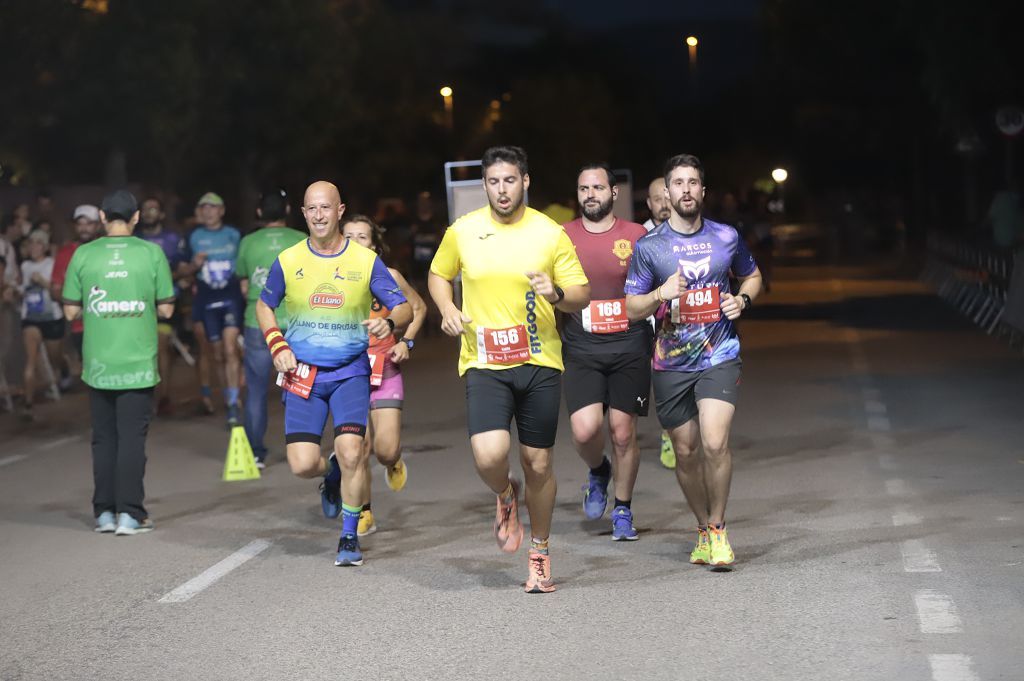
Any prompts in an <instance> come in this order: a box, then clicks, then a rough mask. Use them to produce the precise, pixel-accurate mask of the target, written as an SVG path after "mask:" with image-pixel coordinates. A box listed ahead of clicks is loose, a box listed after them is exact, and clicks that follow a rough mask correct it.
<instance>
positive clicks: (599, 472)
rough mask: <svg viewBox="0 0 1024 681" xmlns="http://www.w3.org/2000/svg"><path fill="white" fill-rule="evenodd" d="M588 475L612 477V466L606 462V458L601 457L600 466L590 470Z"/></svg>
mask: <svg viewBox="0 0 1024 681" xmlns="http://www.w3.org/2000/svg"><path fill="white" fill-rule="evenodd" d="M590 474H591V475H596V476H598V477H601V478H610V477H612V464H611V463H610V462H609V461H608V457H607V456H606V457H603V458H602V459H601V465H600V466H598V467H597V468H591V469H590Z"/></svg>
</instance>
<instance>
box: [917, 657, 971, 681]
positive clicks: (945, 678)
mask: <svg viewBox="0 0 1024 681" xmlns="http://www.w3.org/2000/svg"><path fill="white" fill-rule="evenodd" d="M928 664H929V665H930V666H931V668H932V679H934V681H978V675H977V674H975V673H974V670H973V669H972V668H971V667H972V665H973V663H972V661H971V656H970V655H961V654H959V653H953V654H937V655H929V656H928Z"/></svg>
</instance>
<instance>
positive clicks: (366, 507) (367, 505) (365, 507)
mask: <svg viewBox="0 0 1024 681" xmlns="http://www.w3.org/2000/svg"><path fill="white" fill-rule="evenodd" d="M363 510H364V511H369V510H370V503H369V502H366V503H365V504H363Z"/></svg>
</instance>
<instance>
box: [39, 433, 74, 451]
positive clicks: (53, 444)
mask: <svg viewBox="0 0 1024 681" xmlns="http://www.w3.org/2000/svg"><path fill="white" fill-rule="evenodd" d="M78 437H79V436H78V435H68V436H66V437H59V438H57V439H56V440H50V441H49V442H44V443H43V444H41V445H39V447H37V449H55V448H57V447H60V446H61V445H66V444H68V443H69V442H74V441H75V440H77V439H78Z"/></svg>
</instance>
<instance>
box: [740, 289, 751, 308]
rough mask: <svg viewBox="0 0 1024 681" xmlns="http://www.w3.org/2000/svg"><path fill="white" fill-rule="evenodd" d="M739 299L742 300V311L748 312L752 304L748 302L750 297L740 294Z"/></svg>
mask: <svg viewBox="0 0 1024 681" xmlns="http://www.w3.org/2000/svg"><path fill="white" fill-rule="evenodd" d="M740 298H742V299H743V309H744V310H749V309H750V306H751V305H753V303H751V302H750V296H748V295H747V294H746V293H741V294H740Z"/></svg>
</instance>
